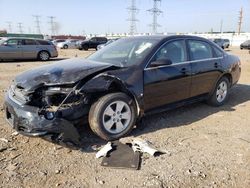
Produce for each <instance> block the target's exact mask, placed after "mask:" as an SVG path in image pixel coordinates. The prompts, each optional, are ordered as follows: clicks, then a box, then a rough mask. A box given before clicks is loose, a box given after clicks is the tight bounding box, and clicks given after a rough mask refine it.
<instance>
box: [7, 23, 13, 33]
mask: <svg viewBox="0 0 250 188" xmlns="http://www.w3.org/2000/svg"><path fill="white" fill-rule="evenodd" d="M6 23H7V24H8V32H9V33H11V32H12V22H6Z"/></svg>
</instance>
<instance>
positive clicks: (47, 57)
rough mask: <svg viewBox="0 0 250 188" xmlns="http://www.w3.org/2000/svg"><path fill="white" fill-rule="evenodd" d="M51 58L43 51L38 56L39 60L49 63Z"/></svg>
mask: <svg viewBox="0 0 250 188" xmlns="http://www.w3.org/2000/svg"><path fill="white" fill-rule="evenodd" d="M49 58H50V54H49V52H47V51H41V52H39V54H38V59H39V60H41V61H48V60H49Z"/></svg>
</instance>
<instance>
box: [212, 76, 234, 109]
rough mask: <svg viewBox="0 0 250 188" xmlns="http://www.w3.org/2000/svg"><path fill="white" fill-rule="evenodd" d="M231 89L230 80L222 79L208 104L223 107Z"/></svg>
mask: <svg viewBox="0 0 250 188" xmlns="http://www.w3.org/2000/svg"><path fill="white" fill-rule="evenodd" d="M229 88H230V83H229V80H228V79H227V78H226V77H222V78H221V79H220V80H219V81H218V82H217V84H216V87H215V90H214V92H213V94H212V95H211V97H210V98H209V99H208V101H207V102H208V104H209V105H211V106H222V105H224V104H225V102H226V101H227V99H228V92H229Z"/></svg>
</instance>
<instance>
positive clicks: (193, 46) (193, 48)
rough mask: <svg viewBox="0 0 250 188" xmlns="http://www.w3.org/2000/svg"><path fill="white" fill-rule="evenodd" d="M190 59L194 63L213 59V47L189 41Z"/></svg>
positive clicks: (204, 43) (200, 42)
mask: <svg viewBox="0 0 250 188" xmlns="http://www.w3.org/2000/svg"><path fill="white" fill-rule="evenodd" d="M188 46H189V50H190V58H191V60H192V61H194V60H201V59H208V58H212V57H213V52H212V49H211V46H210V45H209V44H208V43H206V42H203V41H195V40H189V41H188Z"/></svg>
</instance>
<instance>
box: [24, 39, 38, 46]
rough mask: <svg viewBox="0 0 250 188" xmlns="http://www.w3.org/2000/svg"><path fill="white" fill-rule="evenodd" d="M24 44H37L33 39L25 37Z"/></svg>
mask: <svg viewBox="0 0 250 188" xmlns="http://www.w3.org/2000/svg"><path fill="white" fill-rule="evenodd" d="M24 45H37V44H36V41H34V40H31V39H25V40H24Z"/></svg>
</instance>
